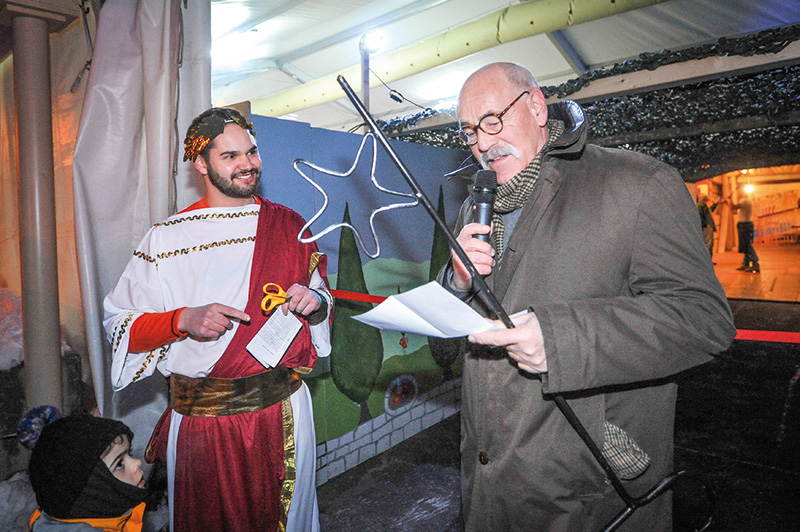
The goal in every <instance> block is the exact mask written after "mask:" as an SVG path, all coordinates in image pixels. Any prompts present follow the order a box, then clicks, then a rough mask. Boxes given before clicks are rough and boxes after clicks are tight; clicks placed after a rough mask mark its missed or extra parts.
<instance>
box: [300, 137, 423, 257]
mask: <svg viewBox="0 0 800 532" xmlns="http://www.w3.org/2000/svg"><path fill="white" fill-rule="evenodd" d="M369 139H371V140H372V167H371V168H370V172H369V177H370V179H371V180H372V184H373V185H374V186H375V188H377V189H378V190H380V191H381V192H385V193H386V194H391V195H392V196H402V197H404V198H413V199H414V201H412V202H408V203H392V204H391V205H384V206H382V207H378V208H377V209H375V210H373V211H372V212H371V213H370V215H369V229H370V233H372V241H373V243H374V246H375V252H374V253H370V252H369V251H368V250H367V248H366V246H365V245H364V240H363V239H362V238H361V233H359V231H358V229H356V228H355V227H353V226H352V225H350V224H348V223H345V222H341V223H337V224H333V225H329V226H328V227H326V228H325V229H324V230H323V231H321V232H320V233H318V234H316V235H314V236H311V237H309V238H304V237H303V233H304V232H305V231H306V230H307V229H308V228H309V227H311V224H313V223H314V222H315V221H316V220H317V219H318V218H319V217H320V216H322V213H323V212H324V211H325V209H326V208H327V207H328V194H326V193H325V190H323V188H322V187H321V186H319V185H318V184H316V183H315V182H314V180H313V179H311V178H310V177H308V176H307V175H306V174H305V173H304V172H303V170H301V169H300V166H308V167H309V168H311V169H313V170H316V171H317V172H321V173H323V174H328V175H331V176H334V177H347V176H349V175H350V174H352V173H353V171H354V170H355V169H356V166H358V162H359V160H360V159H361V154H362V153H363V151H364V146H365V145H366V144H367V140H369ZM376 144H377V140H376V139H375V135H374V134H373V133H372V132H369V133H367V134H366V135H364V139H363V140H362V141H361V146H359V148H358V153H357V154H356V159H355V161H353V166H351V167H350V169H349V170H347V171H346V172H344V173H340V172H335V171H333V170H329V169H327V168H322V167H319V166H316V165H315V164H313V163H310V162H308V161H306V160H303V159H295V161H294V163H292V166H293V167H294V169H295V170H296V171H297V173H298V174H300V175H301V176H303V179H305V180H306V181H308V182H309V183H310V184H311V186H313V187H314V188H315V189H317V190H318V191H319V192H320V193H321V194H322V197H323V198H324V201H323V203H322V208H320V210H318V211H317V212H316V214H314V216H313V217H312V218H311V219H310V220H309V221H308V222H306V224H305V225H304V226H303V228H302V229H301V230H300V234H298V235H297V239H298V240H299V241H300V242H302V243H304V244H308V243H309V242H316V241H317V240H319V239H320V238H322V237H323V236H325V235H327V234H328V233H330V232H331V231H333V230H335V229H338V228H340V227H348V228H350V229H351V230H352V231H353V234H354V235H355V237H356V241H357V242H358V245H359V246H360V247H361V249H362V250H364V253H366V254H367V255H368V256H369V257H370V258H371V259H374V258H377V257H378V256H379V255H380V254H381V245H380V242H379V241H378V235H377V234H376V233H375V216H377V215H378V214H379V213H381V212H385V211H390V210H393V209H404V208H408V207H416V206H417V205H419V198H418V197H417V196H416V195H414V194H411V193H404V192H397V191H395V190H389V189H388V188H385V187H383V186H381V185H380V183H378V180H377V178H376V177H375V167H376V165H377V161H378V150H377V145H376Z"/></svg>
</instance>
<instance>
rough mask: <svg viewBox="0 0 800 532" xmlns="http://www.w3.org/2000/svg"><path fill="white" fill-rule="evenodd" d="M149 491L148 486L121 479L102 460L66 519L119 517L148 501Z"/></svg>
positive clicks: (98, 462)
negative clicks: (132, 483) (135, 484)
mask: <svg viewBox="0 0 800 532" xmlns="http://www.w3.org/2000/svg"><path fill="white" fill-rule="evenodd" d="M147 494H148V491H147V489H146V488H139V487H137V486H133V485H131V484H127V483H125V482H122V481H121V480H119V479H118V478H117V477H115V476H114V475H113V474H112V473H111V471H109V469H108V467H107V466H106V465H105V464H104V463H103V461H102V460H98V461H97V465H95V467H94V470H93V471H92V474H91V475H90V476H89V480H88V481H87V482H86V486H84V488H83V490H82V491H81V494H80V495H78V498H77V500H76V501H75V503H74V504H73V505H72V508H70V511H69V515H68V516H66V517H65V518H66V519H82V518H87V517H119V516H121V515H124V514H126V513H127V512H129V511H130V510H131V508H133V507H134V506H136V505H138V504H139V503H140V502H142V501H144V499H145V497H147Z"/></svg>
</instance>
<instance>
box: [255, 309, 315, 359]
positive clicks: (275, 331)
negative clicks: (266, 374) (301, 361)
mask: <svg viewBox="0 0 800 532" xmlns="http://www.w3.org/2000/svg"><path fill="white" fill-rule="evenodd" d="M301 327H302V323H301V322H300V320H299V319H298V318H297V316H295V315H294V314H292V313H291V312H290V313H289V314H287V315H286V316H284V315H283V312H281V311H280V309H277V310H276V311H275V312H273V313H272V316H270V317H269V319H268V320H267V322H266V323H264V325H263V327H261V329H259V331H258V332H257V333H256V335H255V336H254V337H253V339H252V340H250V343H249V344H247V350H248V351H249V352H250V354H251V355H253V356H254V357H255V359H256V360H258V361H259V362H261V364H262V365H263V366H264V367H265V368H274V367H276V366H277V365H278V364H279V363H280V361H281V359H282V358H283V355H284V354H286V350H287V349H289V346H290V345H291V343H292V341H293V340H294V337H295V336H297V333H298V332H300V328H301Z"/></svg>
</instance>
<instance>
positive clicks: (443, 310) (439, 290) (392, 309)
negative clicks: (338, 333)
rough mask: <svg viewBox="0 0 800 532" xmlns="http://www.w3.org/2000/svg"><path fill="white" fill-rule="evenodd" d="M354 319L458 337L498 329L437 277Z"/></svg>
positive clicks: (415, 332) (386, 326) (423, 333)
mask: <svg viewBox="0 0 800 532" xmlns="http://www.w3.org/2000/svg"><path fill="white" fill-rule="evenodd" d="M353 319H356V320H358V321H360V322H362V323H366V324H367V325H372V326H373V327H377V328H378V329H385V330H389V331H400V332H404V333H413V334H421V335H424V336H436V337H439V338H457V337H459V336H467V335H469V334H473V333H480V332H484V331H490V330H492V329H494V327H493V326H492V324H491V323H489V321H488V320H486V318H484V317H483V316H481V315H480V314H478V313H477V312H475V310H474V309H472V308H471V307H470V306H469V305H467V304H466V303H464V302H463V301H461V300H460V299H458V298H457V297H456V296H454V295H453V294H451V293H450V292H448V291H447V290H445V289H444V287H442V285H440V284H439V283H437V282H436V281H431V282H430V283H428V284H424V285H422V286H420V287H418V288H414V289H413V290H409V291H408V292H403V293H402V294H397V295H393V296H389V298H387V299H386V300H385V301H384V302H383V303H381V304H380V305H378V306H377V307H375V308H373V309H372V310H370V311H368V312H365V313H364V314H359V315H358V316H353Z"/></svg>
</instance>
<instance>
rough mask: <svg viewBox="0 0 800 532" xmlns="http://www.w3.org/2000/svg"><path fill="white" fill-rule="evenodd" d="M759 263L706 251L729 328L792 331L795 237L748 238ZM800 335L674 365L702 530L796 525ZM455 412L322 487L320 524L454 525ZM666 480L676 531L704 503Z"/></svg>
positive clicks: (799, 511)
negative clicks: (688, 365)
mask: <svg viewBox="0 0 800 532" xmlns="http://www.w3.org/2000/svg"><path fill="white" fill-rule="evenodd" d="M757 252H758V254H759V257H760V261H761V273H759V274H754V273H745V272H740V271H737V270H736V267H737V266H739V264H741V258H742V255H741V254H738V253H724V254H718V255H716V256H715V258H714V261H715V262H716V263H717V264H716V266H715V269H716V272H717V276H718V277H719V279H720V281H721V283H722V285H723V287H724V288H725V290H726V293H727V294H728V297H729V302H730V304H731V308H732V310H733V313H734V320H735V322H736V326H737V328H740V329H761V330H767V331H770V330H779V331H794V332H800V304H798V302H800V245H784V246H777V245H773V246H757ZM798 381H800V345H798V344H792V343H774V342H760V341H746V340H737V341H735V342H734V344H733V346H732V347H731V348H730V349H729V350H728V351H726V352H725V353H722V354H721V355H719V356H718V357H717V358H716V359H715V360H714V361H713V362H711V363H709V364H706V365H704V366H701V367H699V368H695V369H694V370H691V371H689V372H686V373H685V374H682V375H681V376H679V383H680V394H679V399H678V405H677V418H676V432H675V460H676V466H677V467H679V468H686V469H688V470H690V471H695V472H702V474H703V476H704V477H705V479H706V482H707V484H708V485H709V486H711V487H712V488H713V491H714V494H715V500H716V504H717V507H716V510H715V512H714V518H713V522H712V524H711V526H710V527H709V528H708V530H711V531H720V532H783V531H787V532H788V531H796V530H798V528H797V523H798V520H800V505H798V504H797V501H798V500H800V393H798V390H797V389H796V388H797V383H798ZM459 423H460V418H459V415H455V416H452V417H451V418H449V419H446V420H444V421H442V422H441V423H439V424H437V425H435V426H433V427H431V428H429V429H427V430H426V431H424V432H422V433H420V434H418V435H416V436H415V437H413V438H410V439H409V440H407V441H405V442H403V443H401V444H400V445H398V446H396V447H394V448H392V449H390V450H389V451H387V452H385V453H383V454H381V455H380V456H377V457H375V458H373V459H372V460H369V461H367V462H365V463H363V464H361V465H359V466H357V467H355V468H353V469H351V470H349V471H347V472H345V473H344V474H342V475H340V476H338V477H335V478H333V479H331V480H330V481H328V482H327V483H326V484H324V485H323V486H320V488H319V490H318V493H319V501H320V520H321V525H322V531H323V532H328V531H331V532H333V531H343V530H358V531H359V532H387V531H403V532H416V531H419V532H422V531H426V532H427V531H436V532H456V531H458V530H460V520H459V459H460V457H459ZM685 478H686V479H687V480H685V481H684V480H681V481H679V482H678V483H676V485H675V492H676V495H675V501H676V502H675V509H674V515H675V530H676V532H683V531H693V530H697V529H699V528H700V527H701V526H702V525H703V524H705V522H706V518H707V516H708V514H709V511H710V506H709V505H708V504H707V502H706V501H707V500H708V498H707V496H706V493H705V491H704V488H703V487H702V486H703V485H702V484H700V483H699V482H697V481H695V480H692V477H685Z"/></svg>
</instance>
